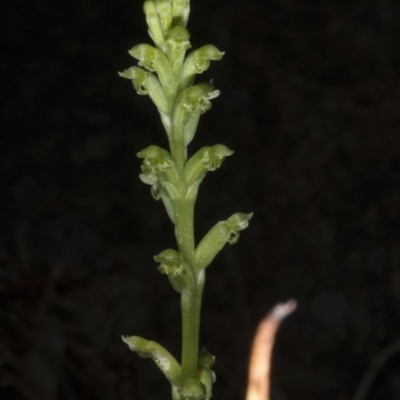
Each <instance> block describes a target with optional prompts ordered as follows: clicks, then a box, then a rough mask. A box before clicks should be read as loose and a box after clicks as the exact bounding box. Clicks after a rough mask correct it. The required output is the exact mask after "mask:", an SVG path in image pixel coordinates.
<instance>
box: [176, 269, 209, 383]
mask: <svg viewBox="0 0 400 400" xmlns="http://www.w3.org/2000/svg"><path fill="white" fill-rule="evenodd" d="M203 286H204V281H203V282H199V279H198V276H196V277H195V287H194V289H193V291H192V292H189V291H188V290H184V291H183V292H182V297H181V306H182V382H185V381H186V380H187V379H196V375H197V358H198V354H199V331H200V313H201V298H202V294H203Z"/></svg>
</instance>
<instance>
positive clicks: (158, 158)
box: [137, 145, 174, 173]
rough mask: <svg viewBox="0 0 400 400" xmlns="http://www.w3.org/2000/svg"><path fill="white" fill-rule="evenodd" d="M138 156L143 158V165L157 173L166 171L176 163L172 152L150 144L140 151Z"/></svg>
mask: <svg viewBox="0 0 400 400" xmlns="http://www.w3.org/2000/svg"><path fill="white" fill-rule="evenodd" d="M137 156H138V157H139V158H143V159H144V160H143V166H145V167H146V168H149V169H151V170H152V171H154V172H155V173H160V172H164V171H166V170H168V169H170V168H171V167H172V166H173V165H174V160H173V159H172V157H171V154H170V153H169V152H168V151H167V150H165V149H162V148H161V147H158V146H154V145H150V146H148V147H146V148H145V149H143V150H142V151H140V152H139V153H138V154H137Z"/></svg>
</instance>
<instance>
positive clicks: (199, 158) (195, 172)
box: [185, 144, 233, 197]
mask: <svg viewBox="0 0 400 400" xmlns="http://www.w3.org/2000/svg"><path fill="white" fill-rule="evenodd" d="M232 154H233V151H232V150H230V149H229V148H228V147H226V146H224V145H223V144H216V145H214V146H212V147H209V146H205V147H203V148H201V149H200V150H199V151H198V152H196V153H195V154H194V155H193V156H192V157H191V158H190V159H189V160H188V162H187V163H186V166H185V182H186V186H187V191H188V194H187V195H188V196H190V197H193V196H196V194H197V190H198V187H199V185H200V183H201V182H202V180H203V179H204V177H205V176H206V173H207V171H215V170H216V169H217V168H219V167H220V166H221V164H222V162H223V161H224V160H225V158H226V157H228V156H230V155H232ZM191 192H193V193H191Z"/></svg>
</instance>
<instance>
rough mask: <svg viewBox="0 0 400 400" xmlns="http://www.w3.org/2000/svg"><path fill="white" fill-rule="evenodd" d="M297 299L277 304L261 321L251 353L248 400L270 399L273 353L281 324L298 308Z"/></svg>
mask: <svg viewBox="0 0 400 400" xmlns="http://www.w3.org/2000/svg"><path fill="white" fill-rule="evenodd" d="M296 305H297V303H296V301H295V300H289V301H288V302H286V303H280V304H277V305H276V306H275V307H274V308H273V309H272V311H271V312H270V313H269V314H268V315H267V316H266V317H265V318H264V319H263V320H262V321H261V322H260V324H259V325H258V328H257V332H256V335H255V337H254V340H253V346H252V349H251V355H250V364H249V381H248V384H247V394H246V400H269V390H270V382H269V380H270V369H271V355H272V348H273V345H274V340H275V334H276V331H277V330H278V328H279V325H280V324H281V322H282V321H283V319H284V318H286V317H287V316H288V315H289V314H291V313H292V312H293V311H294V310H295V308H296Z"/></svg>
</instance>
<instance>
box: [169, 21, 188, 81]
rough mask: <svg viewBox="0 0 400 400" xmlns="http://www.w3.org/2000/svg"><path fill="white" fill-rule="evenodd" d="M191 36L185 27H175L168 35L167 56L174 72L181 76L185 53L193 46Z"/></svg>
mask: <svg viewBox="0 0 400 400" xmlns="http://www.w3.org/2000/svg"><path fill="white" fill-rule="evenodd" d="M189 39H190V34H189V32H188V30H187V29H186V28H185V27H183V26H180V25H178V26H175V27H174V28H172V29H171V30H170V31H169V33H168V39H167V54H168V58H169V60H170V62H171V66H172V72H173V73H174V74H175V75H176V76H179V74H180V72H181V68H182V63H183V60H184V59H185V52H186V50H187V49H190V48H191V47H192V45H191V44H190V42H189Z"/></svg>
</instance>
